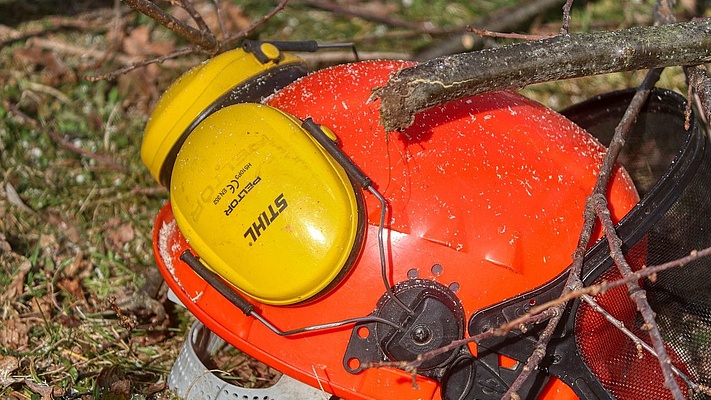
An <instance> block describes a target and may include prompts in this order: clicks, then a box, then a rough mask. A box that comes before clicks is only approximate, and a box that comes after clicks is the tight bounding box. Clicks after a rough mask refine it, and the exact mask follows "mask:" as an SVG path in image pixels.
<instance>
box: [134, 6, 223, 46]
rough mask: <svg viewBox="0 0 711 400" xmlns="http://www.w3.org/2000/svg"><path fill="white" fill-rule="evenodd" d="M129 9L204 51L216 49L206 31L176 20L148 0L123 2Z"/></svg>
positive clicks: (213, 37) (212, 38)
mask: <svg viewBox="0 0 711 400" xmlns="http://www.w3.org/2000/svg"><path fill="white" fill-rule="evenodd" d="M124 2H125V3H126V4H128V6H129V7H131V8H133V9H134V10H136V11H139V12H141V13H143V14H145V15H147V16H148V17H150V18H152V19H153V20H155V21H156V22H158V23H159V24H161V25H163V26H164V27H166V28H168V29H170V30H171V31H173V32H175V33H177V34H178V35H180V36H182V37H183V38H185V39H187V40H188V41H189V42H190V43H193V44H195V45H197V46H200V47H202V48H203V49H204V50H206V51H214V50H216V49H218V47H219V42H218V41H217V39H216V38H215V36H214V35H213V34H212V32H210V31H209V30H207V31H200V30H198V29H195V28H193V27H192V26H189V25H187V24H185V23H184V22H183V21H181V20H179V19H176V18H175V17H173V16H172V15H170V14H168V13H166V12H165V11H163V10H162V9H161V8H160V7H158V6H157V5H155V4H154V3H152V2H151V1H148V0H124Z"/></svg>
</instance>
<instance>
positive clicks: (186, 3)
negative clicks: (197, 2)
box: [180, 0, 214, 37]
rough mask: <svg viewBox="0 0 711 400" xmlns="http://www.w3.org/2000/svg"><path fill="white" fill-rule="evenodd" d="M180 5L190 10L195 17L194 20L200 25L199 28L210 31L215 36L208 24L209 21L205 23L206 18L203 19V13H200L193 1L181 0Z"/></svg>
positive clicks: (202, 30) (191, 15)
mask: <svg viewBox="0 0 711 400" xmlns="http://www.w3.org/2000/svg"><path fill="white" fill-rule="evenodd" d="M180 6H181V7H183V9H184V10H185V11H187V12H188V14H189V15H190V17H191V18H192V19H193V21H195V23H196V24H197V26H198V29H200V31H201V32H209V33H210V34H211V35H213V37H214V34H213V33H212V32H211V31H210V28H209V27H208V26H207V23H205V20H204V19H202V15H200V13H199V12H198V11H197V10H196V9H195V7H193V3H191V2H190V1H189V0H180Z"/></svg>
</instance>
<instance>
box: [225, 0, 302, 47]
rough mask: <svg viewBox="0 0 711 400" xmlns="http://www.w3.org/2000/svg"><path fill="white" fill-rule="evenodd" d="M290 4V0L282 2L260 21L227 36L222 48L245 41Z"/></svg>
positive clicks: (282, 0)
mask: <svg viewBox="0 0 711 400" xmlns="http://www.w3.org/2000/svg"><path fill="white" fill-rule="evenodd" d="M287 3H289V0H281V1H280V2H279V4H277V5H276V7H274V8H273V9H272V10H271V11H269V12H268V13H267V14H265V15H264V16H262V18H260V19H259V20H258V21H256V22H253V23H252V25H250V26H248V27H246V28H245V29H243V30H242V31H240V32H237V33H236V34H233V35H230V36H227V37H225V38H224V39H223V41H222V47H223V48H224V47H229V45H230V44H232V43H234V42H235V41H237V40H240V39H244V38H246V37H247V36H249V34H251V33H252V32H254V30H255V29H257V28H259V27H260V26H261V25H262V24H264V23H265V22H267V21H268V20H270V19H271V18H272V17H274V16H275V15H276V14H277V13H279V11H281V10H283V9H284V7H286V4H287Z"/></svg>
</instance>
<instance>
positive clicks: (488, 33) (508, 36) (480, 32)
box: [467, 26, 553, 40]
mask: <svg viewBox="0 0 711 400" xmlns="http://www.w3.org/2000/svg"><path fill="white" fill-rule="evenodd" d="M467 32H471V33H473V34H475V35H479V36H486V37H494V38H504V39H519V40H542V39H549V38H551V37H553V35H531V34H525V33H501V32H492V31H489V30H486V29H477V28H472V27H470V26H468V27H467Z"/></svg>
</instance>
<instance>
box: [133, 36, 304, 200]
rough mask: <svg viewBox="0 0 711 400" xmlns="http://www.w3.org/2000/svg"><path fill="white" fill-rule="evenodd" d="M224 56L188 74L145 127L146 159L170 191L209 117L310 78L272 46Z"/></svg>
mask: <svg viewBox="0 0 711 400" xmlns="http://www.w3.org/2000/svg"><path fill="white" fill-rule="evenodd" d="M250 43H256V44H251V45H250V46H245V47H246V49H245V48H240V49H235V50H231V51H228V52H225V53H222V54H220V55H218V56H216V57H214V58H212V59H210V60H209V61H206V62H205V63H203V64H201V65H198V66H196V67H194V68H192V69H191V70H189V71H188V72H186V73H185V74H183V75H182V76H181V77H180V78H179V79H178V80H177V81H176V82H175V83H173V85H171V86H170V88H168V90H167V91H166V92H165V93H164V94H163V96H161V98H160V100H159V101H158V104H156V107H155V109H154V110H153V113H152V115H151V118H150V119H149V121H148V124H147V125H146V130H145V133H144V137H143V144H142V146H141V159H142V160H143V163H144V164H145V165H146V167H148V170H149V171H150V173H151V175H153V177H154V178H155V179H156V180H157V181H158V183H160V184H161V185H163V186H165V187H166V188H168V187H169V185H170V174H171V171H172V168H173V164H174V161H175V156H176V155H177V153H178V150H179V149H180V147H181V145H182V144H183V142H184V141H185V139H186V138H187V137H188V135H189V134H190V132H191V131H192V130H193V129H194V128H195V127H196V126H197V125H198V124H200V122H201V121H202V120H203V119H205V117H207V116H208V115H210V114H211V113H213V112H215V111H216V110H219V109H220V108H223V107H225V106H228V105H230V104H235V103H246V102H254V103H258V102H260V101H262V99H264V98H265V97H267V96H269V95H271V94H273V93H274V92H275V91H277V90H279V89H281V88H283V87H284V86H286V85H288V84H289V83H291V82H293V81H294V80H296V79H298V78H300V77H302V76H304V75H306V74H307V72H308V69H307V67H306V64H305V63H304V62H303V60H301V59H300V58H298V57H296V56H294V55H293V54H290V53H285V52H282V51H280V50H279V49H278V48H277V47H276V46H274V45H273V44H271V43H268V42H250Z"/></svg>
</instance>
